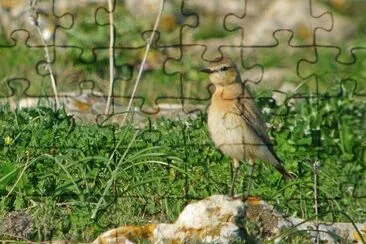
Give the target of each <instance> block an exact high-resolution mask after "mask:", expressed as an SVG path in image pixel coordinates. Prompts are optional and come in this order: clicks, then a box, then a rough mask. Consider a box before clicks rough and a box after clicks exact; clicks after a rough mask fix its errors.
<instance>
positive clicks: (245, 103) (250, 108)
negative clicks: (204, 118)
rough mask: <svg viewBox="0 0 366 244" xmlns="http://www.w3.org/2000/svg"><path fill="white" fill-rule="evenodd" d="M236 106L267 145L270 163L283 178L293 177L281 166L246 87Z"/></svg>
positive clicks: (247, 123)
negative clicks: (270, 155)
mask: <svg viewBox="0 0 366 244" xmlns="http://www.w3.org/2000/svg"><path fill="white" fill-rule="evenodd" d="M236 108H237V109H238V111H239V112H240V117H241V118H242V119H243V120H244V122H245V123H246V125H247V126H248V127H249V128H250V129H251V130H252V131H253V132H254V133H255V134H256V135H257V136H258V137H259V138H260V139H261V140H262V142H263V145H266V146H267V148H268V150H269V152H270V153H271V154H272V156H273V157H274V159H275V161H272V160H271V161H270V163H271V164H272V165H273V166H274V167H275V168H276V169H277V170H278V171H279V172H280V173H281V174H282V175H283V177H284V178H285V179H291V178H293V176H292V175H290V174H289V173H288V172H287V171H286V169H285V168H284V167H283V162H282V160H281V159H280V158H279V157H278V156H277V154H276V152H275V151H274V148H273V144H272V142H271V139H270V138H269V136H268V134H267V126H266V124H265V122H264V119H263V115H262V113H261V112H260V111H259V109H258V107H257V104H256V103H255V101H254V97H252V95H251V94H250V92H249V90H247V89H246V88H244V96H241V97H238V98H237V101H236Z"/></svg>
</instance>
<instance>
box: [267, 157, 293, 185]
mask: <svg viewBox="0 0 366 244" xmlns="http://www.w3.org/2000/svg"><path fill="white" fill-rule="evenodd" d="M270 151H271V153H272V156H273V158H274V159H275V162H273V161H272V165H273V166H274V167H275V168H276V169H277V171H278V172H280V173H281V175H282V177H283V178H284V179H285V180H291V179H294V178H295V176H294V175H293V174H291V173H289V172H287V170H286V169H285V167H283V162H282V160H281V159H280V158H279V157H278V156H277V154H276V153H275V152H274V151H273V150H270Z"/></svg>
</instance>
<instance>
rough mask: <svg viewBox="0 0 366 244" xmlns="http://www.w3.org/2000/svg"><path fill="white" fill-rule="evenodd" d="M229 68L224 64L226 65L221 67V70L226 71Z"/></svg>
mask: <svg viewBox="0 0 366 244" xmlns="http://www.w3.org/2000/svg"><path fill="white" fill-rule="evenodd" d="M228 69H229V67H228V66H224V67H221V69H220V71H226V70H228Z"/></svg>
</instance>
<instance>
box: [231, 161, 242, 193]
mask: <svg viewBox="0 0 366 244" xmlns="http://www.w3.org/2000/svg"><path fill="white" fill-rule="evenodd" d="M239 168H240V164H239V161H238V160H237V159H235V158H233V162H232V164H231V187H230V196H231V197H233V196H234V186H235V180H236V176H237V175H238V172H239Z"/></svg>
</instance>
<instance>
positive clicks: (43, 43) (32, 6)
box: [28, 0, 60, 109]
mask: <svg viewBox="0 0 366 244" xmlns="http://www.w3.org/2000/svg"><path fill="white" fill-rule="evenodd" d="M28 3H29V7H30V9H34V6H35V5H36V0H33V1H32V0H30V1H29V2H28ZM36 18H38V16H36ZM35 26H36V29H37V31H38V34H39V38H40V40H41V43H42V45H43V48H44V53H45V58H46V62H47V64H46V69H47V70H48V73H49V74H50V79H51V85H52V89H53V94H54V96H55V102H56V109H57V108H59V107H60V101H59V99H58V92H57V85H56V79H55V76H54V74H53V70H52V66H51V58H50V53H49V51H48V46H47V43H46V41H45V39H44V38H43V35H42V30H41V28H40V26H39V24H38V20H36V21H35Z"/></svg>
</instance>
